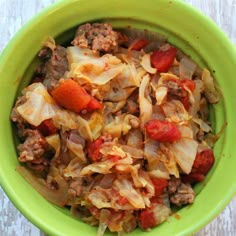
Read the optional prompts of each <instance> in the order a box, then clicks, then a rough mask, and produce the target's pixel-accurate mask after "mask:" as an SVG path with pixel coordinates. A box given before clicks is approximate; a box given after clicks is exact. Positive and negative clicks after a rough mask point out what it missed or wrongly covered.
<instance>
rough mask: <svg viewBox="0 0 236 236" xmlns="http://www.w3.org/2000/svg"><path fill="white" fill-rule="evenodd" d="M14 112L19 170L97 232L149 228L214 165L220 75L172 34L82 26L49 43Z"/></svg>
mask: <svg viewBox="0 0 236 236" xmlns="http://www.w3.org/2000/svg"><path fill="white" fill-rule="evenodd" d="M38 57H39V59H40V61H41V63H40V65H39V66H38V67H37V68H36V70H35V73H34V77H33V80H32V82H31V83H30V85H29V86H27V87H26V88H24V89H23V91H22V94H21V96H19V97H18V99H17V101H16V103H15V106H14V108H13V110H12V114H11V119H12V121H13V122H14V123H15V124H16V128H17V133H18V137H19V140H20V144H19V145H18V147H17V150H18V154H19V161H20V162H21V163H22V165H21V166H19V167H18V168H17V169H18V171H19V172H20V173H21V174H22V175H23V176H24V177H25V178H26V180H27V181H28V182H29V183H30V184H32V186H33V187H34V188H35V189H36V190H37V191H39V192H40V193H41V194H42V195H43V196H44V197H45V198H46V199H47V200H49V201H50V202H52V203H54V204H56V205H58V206H61V207H67V208H69V209H70V211H71V213H72V214H73V215H75V216H77V217H79V218H80V219H81V220H82V221H84V222H86V223H88V224H90V225H97V226H98V235H100V236H101V235H103V234H104V232H105V230H106V229H107V228H108V229H109V230H110V231H111V232H118V233H119V235H121V234H122V233H124V232H126V233H127V232H131V231H133V230H134V229H135V228H136V227H140V228H141V229H143V230H145V231H147V230H150V229H151V228H152V227H155V226H157V225H159V224H161V223H162V222H163V221H166V220H167V219H168V217H169V216H170V215H171V214H172V210H171V208H172V206H174V205H175V206H177V207H183V206H185V205H187V204H191V203H193V202H194V197H195V196H194V190H193V188H192V186H193V185H194V184H196V183H198V182H201V181H203V180H204V179H205V176H206V175H207V173H208V172H209V170H210V169H211V167H212V165H213V164H214V154H213V150H212V147H213V144H214V141H215V140H216V139H217V136H216V135H214V134H213V133H212V128H211V124H210V122H209V105H210V104H214V103H217V102H218V101H219V95H218V93H217V91H216V88H215V85H214V80H213V77H212V76H211V73H210V72H209V71H208V70H207V69H200V68H199V67H198V66H197V64H196V63H195V62H193V61H192V60H191V59H190V58H189V57H188V56H187V55H185V54H184V53H183V52H181V51H180V50H179V49H178V48H176V47H175V46H173V45H171V44H170V43H168V42H167V40H166V38H165V37H164V36H161V35H158V34H156V33H152V32H149V31H146V30H135V29H132V28H126V29H123V30H120V31H115V30H114V29H112V27H111V25H109V24H106V23H93V24H90V23H87V24H84V25H81V26H79V28H78V29H77V32H76V34H75V38H74V39H73V41H72V42H71V44H70V45H67V46H61V45H57V44H56V43H55V41H54V39H52V38H51V37H48V39H47V40H46V42H45V43H44V46H43V48H42V49H41V50H40V52H39V54H38Z"/></svg>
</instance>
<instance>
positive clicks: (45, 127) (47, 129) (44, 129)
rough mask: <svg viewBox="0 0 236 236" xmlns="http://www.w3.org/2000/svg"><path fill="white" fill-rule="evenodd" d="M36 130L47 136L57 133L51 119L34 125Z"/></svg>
mask: <svg viewBox="0 0 236 236" xmlns="http://www.w3.org/2000/svg"><path fill="white" fill-rule="evenodd" d="M36 128H37V130H39V132H40V133H41V134H42V135H43V136H45V137H46V136H49V135H53V134H56V133H57V128H56V127H55V125H54V123H53V121H52V119H48V120H44V121H43V122H42V123H41V124H40V125H39V126H38V127H36Z"/></svg>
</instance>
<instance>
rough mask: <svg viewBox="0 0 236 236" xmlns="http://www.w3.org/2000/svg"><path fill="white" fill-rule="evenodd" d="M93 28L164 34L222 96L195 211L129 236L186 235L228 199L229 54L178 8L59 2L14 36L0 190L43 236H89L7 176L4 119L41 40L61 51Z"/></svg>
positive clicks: (198, 19)
mask: <svg viewBox="0 0 236 236" xmlns="http://www.w3.org/2000/svg"><path fill="white" fill-rule="evenodd" d="M101 20H102V21H107V22H110V23H111V24H113V25H114V26H115V27H125V26H127V25H131V26H133V27H136V28H146V29H150V30H153V31H158V32H160V33H163V34H165V35H166V36H167V37H168V39H169V41H170V42H171V43H173V44H175V45H176V46H177V47H179V48H181V49H182V50H183V51H184V52H185V53H186V54H189V55H191V56H192V58H193V59H194V60H196V61H197V62H198V63H199V65H200V66H206V67H208V69H209V70H211V72H212V73H213V74H214V75H215V79H216V80H217V82H218V85H219V87H220V89H221V91H222V95H223V96H222V101H221V102H220V103H219V104H217V105H216V106H214V108H213V109H212V114H211V119H212V122H213V124H214V129H215V131H216V132H217V131H219V130H220V128H221V126H222V125H223V124H224V123H225V122H227V123H228V125H227V128H226V130H225V132H224V135H223V136H222V137H221V139H220V141H218V142H217V144H216V146H215V148H214V151H215V156H216V159H217V160H216V163H215V165H214V168H213V169H212V170H211V172H210V173H209V175H208V177H207V179H206V181H205V182H204V183H203V184H199V185H198V186H196V187H195V189H194V190H195V192H196V193H197V197H196V200H195V203H194V204H193V205H192V206H190V207H189V206H187V207H184V208H183V209H181V210H180V211H178V214H179V215H180V219H176V218H175V217H174V216H172V217H170V219H169V221H168V222H165V223H163V224H162V225H160V226H158V227H156V228H155V229H153V230H152V231H151V232H150V233H144V232H142V231H141V230H139V229H137V230H135V231H134V232H133V233H132V234H131V235H136V236H138V235H144V234H147V235H149V236H152V235H153V236H154V235H159V236H161V235H165V236H166V235H189V234H192V233H194V232H196V231H198V230H200V228H201V227H203V226H204V225H206V224H207V223H208V222H209V221H210V220H212V219H213V218H214V217H215V216H216V215H217V214H219V213H220V211H222V210H223V208H224V207H225V206H226V205H227V204H228V202H229V201H230V199H231V198H232V197H233V195H234V194H235V193H236V176H235V166H236V148H235V145H234V138H235V132H236V126H235V125H234V124H235V118H236V117H235V113H234V108H235V107H234V101H235V96H236V95H235V94H236V93H235V91H236V80H235V68H236V52H235V49H234V47H233V45H232V44H231V42H230V41H229V40H228V39H227V37H226V36H225V35H224V34H223V33H222V32H221V31H220V30H219V29H218V28H217V26H216V25H215V24H214V23H212V22H211V21H210V20H209V19H207V18H206V17H204V16H203V15H202V14H201V13H199V12H198V11H197V10H195V9H193V8H191V7H190V6H188V5H187V4H185V3H184V2H183V1H177V0H175V1H167V0H145V1H136V0H110V1H108V0H99V1H98V0H89V1H88V0H71V1H59V2H57V3H56V4H55V5H53V6H51V7H50V8H48V9H46V10H45V11H43V12H42V13H41V14H39V15H38V16H37V17H35V18H34V19H33V20H32V21H31V22H29V23H28V24H26V25H25V26H24V27H23V28H22V30H21V31H20V32H19V33H18V34H17V35H16V36H15V38H14V39H13V40H12V41H11V42H10V43H9V45H8V46H7V48H6V49H5V51H4V52H3V54H2V56H1V59H0V79H1V86H0V107H1V123H0V131H1V132H0V180H1V185H2V187H3V188H4V190H5V192H6V193H7V195H8V197H9V198H10V199H11V201H12V202H13V203H14V204H15V205H16V207H17V208H18V209H19V210H20V211H21V212H22V213H23V214H24V215H25V216H26V217H27V218H28V219H29V220H30V221H31V222H32V223H34V224H35V225H36V226H38V227H39V228H40V229H41V230H43V231H44V232H45V233H47V234H49V235H64V236H73V235H76V236H77V235H83V236H86V235H90V236H91V235H96V227H91V226H88V225H86V224H85V223H82V222H80V221H78V220H76V219H74V218H73V217H71V216H70V214H69V212H68V211H67V210H66V209H60V208H59V207H56V206H54V205H52V204H50V203H49V202H47V201H46V200H44V199H43V198H42V197H41V196H40V195H39V194H38V193H37V192H36V191H35V190H34V189H33V188H32V187H31V186H30V185H29V184H28V183H27V182H26V181H25V180H24V179H23V178H22V177H21V176H20V175H19V173H18V172H17V171H16V170H15V169H16V166H17V165H19V163H18V161H17V153H16V148H15V144H14V140H15V134H14V133H13V131H12V125H11V122H10V119H9V115H10V112H11V109H12V106H13V103H14V100H15V98H16V96H17V93H18V91H19V89H21V88H22V87H23V86H25V85H26V84H27V83H28V82H29V80H30V77H31V75H32V71H33V67H34V65H35V64H36V63H37V61H36V60H35V58H36V54H37V52H38V51H39V49H40V47H41V45H42V42H43V41H44V39H45V37H46V36H48V35H51V36H53V37H57V42H58V43H62V42H65V41H68V40H69V39H71V37H72V33H71V32H72V31H71V29H73V28H75V26H76V25H78V24H81V23H84V22H89V21H90V22H91V21H101ZM108 235H109V233H108Z"/></svg>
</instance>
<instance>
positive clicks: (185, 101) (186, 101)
mask: <svg viewBox="0 0 236 236" xmlns="http://www.w3.org/2000/svg"><path fill="white" fill-rule="evenodd" d="M181 102H182V103H183V105H184V108H185V109H186V111H188V110H189V108H190V102H189V96H188V95H186V96H184V97H182V98H181Z"/></svg>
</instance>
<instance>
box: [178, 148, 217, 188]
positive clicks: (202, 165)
mask: <svg viewBox="0 0 236 236" xmlns="http://www.w3.org/2000/svg"><path fill="white" fill-rule="evenodd" d="M214 162H215V158H214V154H213V151H212V149H206V150H203V151H201V152H199V153H198V154H197V155H196V158H195V160H194V163H193V167H192V171H191V173H190V174H188V175H184V176H182V178H181V179H182V180H183V182H185V183H190V184H194V183H197V182H201V181H203V180H204V179H205V176H206V175H207V173H208V172H209V170H210V169H211V167H212V166H213V164H214Z"/></svg>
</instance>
